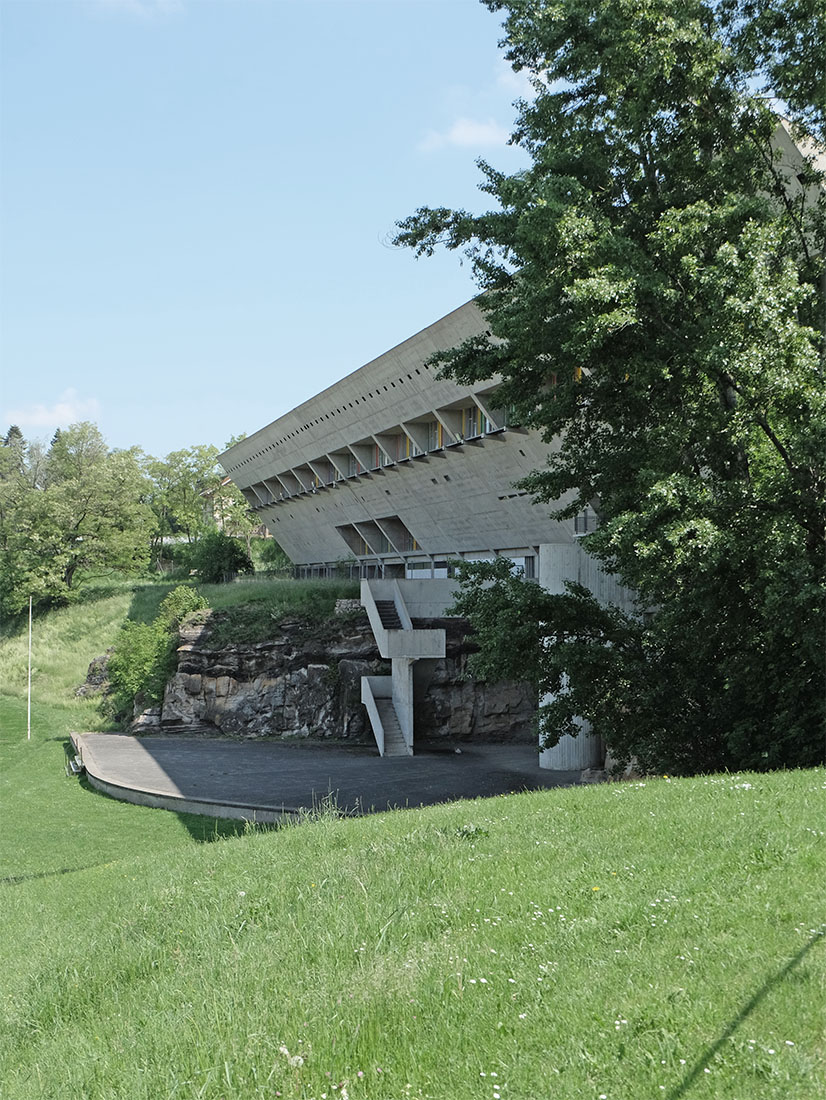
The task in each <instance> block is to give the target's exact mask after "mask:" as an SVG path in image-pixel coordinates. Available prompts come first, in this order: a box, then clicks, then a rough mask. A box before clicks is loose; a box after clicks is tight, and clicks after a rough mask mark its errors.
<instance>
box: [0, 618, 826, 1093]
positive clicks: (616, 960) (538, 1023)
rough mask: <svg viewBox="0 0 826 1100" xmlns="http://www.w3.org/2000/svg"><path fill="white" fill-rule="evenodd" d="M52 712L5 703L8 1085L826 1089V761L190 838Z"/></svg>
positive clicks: (2, 794) (66, 709)
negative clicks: (71, 749) (79, 761)
mask: <svg viewBox="0 0 826 1100" xmlns="http://www.w3.org/2000/svg"><path fill="white" fill-rule="evenodd" d="M58 635H59V632H58V633H56V634H55V639H56V640H55V648H56V649H59V645H58ZM75 648H76V649H78V650H80V649H81V648H82V646H80V645H76V646H75ZM100 648H101V647H100V646H99V645H97V646H93V647H92V653H91V654H89V656H91V655H94V653H95V652H100ZM3 649H4V647H0V668H2V667H3V665H2V661H3ZM86 659H87V656H86V654H85V653H84V654H83V655H82V660H83V661H85V660H86ZM76 660H77V661H78V662H80V661H81V654H80V653H79V652H78V653H77V655H76ZM60 663H61V662H60V661H59V660H57V658H56V659H55V667H56V668H57V667H59V666H60ZM6 675H8V673H7V674H6ZM65 677H66V678H67V679H68V680H70V679H71V678H72V677H71V676H70V675H69V673H68V671H66V672H65ZM74 682H77V680H76V679H75V680H74ZM84 705H85V704H84ZM42 706H43V709H42V710H41V711H40V715H39V718H38V720H37V721H36V723H35V735H34V739H33V741H32V742H31V743H30V744H26V743H25V741H24V740H22V739H21V736H20V732H21V728H22V731H23V734H25V703H24V702H23V701H21V699H20V697H19V696H18V697H17V698H16V699H15V698H12V697H10V696H6V697H0V707H1V708H2V709H0V717H2V719H3V726H2V729H3V733H2V736H0V761H2V771H0V803H2V806H3V833H4V841H5V843H4V845H3V850H2V860H3V863H2V868H3V869H2V870H1V871H0V876H2V877H3V881H2V882H0V912H1V913H2V917H1V918H0V919H1V920H2V928H3V935H2V937H0V972H2V974H3V979H2V983H0V984H1V985H2V991H3V992H2V1001H0V1095H2V1096H3V1097H6V1096H8V1097H9V1098H14V1100H28V1098H35V1097H37V1098H41V1097H61V1098H62V1097H66V1098H75V1097H79V1096H83V1097H88V1098H90V1100H97V1098H101V1100H104V1098H105V1100H109V1098H120V1097H124V1098H126V1097H129V1098H130V1100H132V1098H135V1100H143V1098H145V1100H158V1098H162V1097H186V1098H190V1097H193V1098H194V1097H204V1098H215V1100H217V1098H226V1100H229V1098H238V1100H246V1098H257V1097H262V1098H263V1097H268V1098H269V1097H274V1096H278V1095H279V1094H280V1095H282V1096H284V1097H303V1098H309V1097H312V1098H315V1100H321V1098H322V1097H323V1096H324V1094H325V1093H326V1094H327V1097H328V1098H332V1097H336V1096H338V1097H340V1096H342V1095H343V1093H344V1092H346V1093H347V1094H348V1095H349V1097H350V1098H351V1100H354V1098H356V1097H365V1098H372V1100H385V1098H386V1100H395V1098H400V1097H417V1096H422V1097H425V1096H429V1097H433V1098H438V1100H443V1098H444V1100H463V1098H465V1097H467V1098H471V1097H483V1098H487V1100H496V1097H497V1096H499V1097H500V1098H501V1100H534V1098H537V1097H548V1098H549V1100H550V1098H553V1100H560V1098H562V1100H565V1098H571V1100H573V1098H576V1100H579V1098H581V1097H586V1098H590V1097H593V1098H594V1100H597V1098H599V1097H600V1096H603V1095H604V1096H605V1097H607V1098H610V1100H640V1098H642V1097H649V1096H665V1097H670V1098H672V1100H677V1098H679V1097H683V1096H691V1097H714V1098H730V1100H743V1098H746V1097H748V1098H750V1100H752V1098H756V1100H764V1098H765V1100H769V1098H771V1100H775V1098H776V1100H781V1098H782V1100H808V1098H809V1097H814V1096H819V1095H823V1094H826V1046H825V1045H824V1042H825V1040H824V1009H823V1006H824V1002H825V1001H826V937H824V936H823V931H824V928H826V925H824V920H826V915H824V914H825V913H826V838H824V828H825V827H824V806H825V805H826V772H824V771H823V770H819V771H811V772H798V773H789V774H774V775H764V776H720V777H709V778H700V779H695V780H680V781H673V782H672V781H668V782H667V781H665V780H662V779H661V780H657V781H649V782H647V783H645V784H624V785H614V786H608V787H599V788H593V787H590V788H578V789H572V790H567V791H551V792H542V793H538V794H529V795H518V796H510V797H507V798H502V799H496V800H492V801H479V802H471V803H467V802H466V803H457V804H455V805H453V806H445V807H437V808H434V809H431V810H424V811H409V812H400V813H395V814H386V815H380V816H376V817H372V818H369V819H363V820H353V819H349V820H334V819H331V818H322V819H321V820H319V821H316V822H314V823H310V824H307V825H304V826H301V827H299V828H293V829H287V830H283V831H281V832H276V833H263V834H252V835H242V836H237V837H234V838H227V839H220V840H217V842H215V843H202V842H201V841H203V840H204V839H209V837H210V833H209V831H208V830H207V832H206V834H205V832H204V829H203V823H202V821H200V819H186V818H179V817H178V816H177V815H174V814H169V813H165V812H164V811H156V810H147V809H142V808H138V807H132V806H127V805H124V804H118V803H114V802H111V801H109V800H107V799H105V798H103V797H102V796H100V795H97V794H95V793H94V792H92V791H89V790H86V789H84V788H83V787H82V786H81V785H79V784H78V783H77V781H75V780H68V779H66V778H65V777H64V775H63V771H62V759H63V749H62V744H61V741H62V737H63V735H64V734H65V732H66V730H67V729H68V728H70V727H71V726H72V725H73V724H74V723H75V720H76V718H77V717H78V713H79V712H78V705H77V704H72V705H70V706H69V705H67V706H61V705H59V703H58V702H55V703H53V704H51V705H50V707H48V708H46V706H45V704H42ZM282 1047H284V1048H285V1049H286V1050H287V1051H288V1052H289V1056H290V1058H292V1059H293V1060H295V1059H296V1058H297V1057H302V1058H303V1059H304V1061H303V1064H300V1065H299V1064H298V1063H297V1062H296V1064H294V1065H291V1064H290V1060H289V1058H288V1056H287V1055H286V1054H284V1053H283V1051H282V1050H281V1048H282ZM706 1070H708V1071H709V1072H705V1071H706ZM360 1073H361V1074H362V1075H363V1076H359V1074H360ZM494 1075H495V1076H494ZM344 1081H346V1082H347V1085H346V1088H345V1089H344V1090H342V1089H341V1088H340V1087H336V1086H340V1084H341V1082H344Z"/></svg>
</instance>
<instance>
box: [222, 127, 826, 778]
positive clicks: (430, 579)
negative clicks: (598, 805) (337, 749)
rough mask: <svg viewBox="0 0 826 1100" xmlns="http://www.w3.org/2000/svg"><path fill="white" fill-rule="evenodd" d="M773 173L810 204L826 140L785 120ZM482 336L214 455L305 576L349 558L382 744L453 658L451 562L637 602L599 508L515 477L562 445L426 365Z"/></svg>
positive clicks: (580, 753)
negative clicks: (612, 562)
mask: <svg viewBox="0 0 826 1100" xmlns="http://www.w3.org/2000/svg"><path fill="white" fill-rule="evenodd" d="M774 146H775V150H776V152H777V161H776V165H775V167H776V170H777V171H778V174H779V176H780V177H781V179H782V182H783V186H784V187H785V188H786V189H787V191H788V193H789V194H790V195H791V196H792V197H793V198H795V199H799V200H801V201H804V202H805V203H807V204H811V205H814V204H816V203H817V202H819V201H820V200H821V198H822V184H821V183H820V182H812V181H811V180H809V179H808V178H807V176H806V174H805V172H804V165H805V163H806V158H808V163H809V164H810V165H811V166H813V167H814V168H815V169H816V170H817V171H821V172H822V171H826V159H824V153H823V150H822V149H816V148H813V147H810V146H808V145H807V144H806V143H804V142H800V141H799V140H797V139H796V138H795V137H794V136H793V134H792V132H791V130H790V128H789V126H788V125H787V124H786V123H785V122H783V121H782V120H781V121H779V122H778V127H777V131H776V133H775V135H774ZM485 331H486V325H485V321H484V317H483V316H482V313H481V312H480V310H479V308H478V307H477V305H476V304H475V302H468V303H467V304H466V305H463V306H461V307H460V308H459V309H456V310H454V311H453V312H452V313H449V314H448V315H447V316H446V317H443V318H442V319H441V320H439V321H437V322H436V323H435V324H433V325H430V326H429V327H428V328H426V329H424V330H423V331H422V332H419V333H418V334H417V335H415V336H413V337H411V338H410V339H409V340H405V341H404V342H403V343H401V344H399V345H398V346H397V347H395V348H393V349H391V350H390V351H388V352H386V353H385V354H384V355H381V356H379V358H378V359H374V360H373V361H372V362H370V363H368V364H366V366H363V367H361V368H360V369H359V370H356V371H354V372H353V373H352V374H350V375H348V376H347V377H346V378H343V379H342V380H341V381H340V382H337V383H336V384H335V385H334V386H331V387H330V388H329V389H326V390H324V391H323V392H322V393H320V394H318V395H317V396H316V397H313V398H311V399H310V400H309V401H305V402H304V404H303V405H299V406H298V408H296V409H293V411H292V412H289V413H287V414H286V415H285V416H282V417H280V418H279V419H278V420H276V421H274V422H273V423H272V424H269V425H268V426H267V427H265V428H262V429H261V430H260V431H258V432H256V433H255V434H254V435H252V436H250V437H248V438H247V439H245V440H243V442H241V443H238V444H236V446H234V447H232V448H230V449H229V450H228V451H226V452H225V453H224V454H223V455H222V456H221V458H220V461H221V463H222V465H223V466H224V469H225V470H226V472H227V474H228V475H229V476H230V477H231V478H232V479H233V481H235V483H236V484H237V485H238V486H239V488H240V489H241V491H242V492H243V493H244V495H245V497H246V499H247V500H248V501H249V504H250V507H251V508H252V509H253V510H254V511H255V512H256V513H258V514H259V515H260V517H261V520H262V522H263V523H265V524H266V525H267V527H268V528H269V530H270V532H271V533H272V534H273V535H274V537H275V538H276V539H277V541H278V542H279V543H280V544H281V546H282V547H283V548H284V550H285V551H286V553H287V554H288V555H289V556H290V558H291V559H292V561H293V562H294V563H295V564H296V566H297V567H298V570H299V572H300V573H301V574H303V575H307V576H324V575H329V574H330V573H333V572H335V571H337V570H338V569H339V568H341V566H342V565H345V564H346V565H347V567H348V568H350V569H354V568H355V569H356V570H357V572H358V575H360V576H361V577H362V578H363V580H362V603H363V604H364V605H365V607H366V608H367V611H368V615H369V617H370V622H371V624H372V627H373V631H374V634H375V636H376V639H377V642H378V645H379V651H380V652H381V654H382V656H384V657H386V658H388V659H390V661H391V663H392V675H391V676H389V677H365V678H364V682H363V688H362V696H363V700H364V702H365V705H366V707H367V709H368V712H369V714H370V719H371V723H372V725H373V729H374V732H375V735H376V741H377V744H378V747H379V751H380V752H381V753H382V754H385V753H392V752H398V753H412V751H413V698H414V694H415V691H414V689H415V682H416V665H417V663H418V662H426V661H432V660H434V659H438V658H439V657H440V656H443V655H444V645H445V638H444V632H443V631H440V630H438V629H432V628H425V629H418V628H417V627H418V626H422V625H423V624H420V623H419V624H417V620H421V619H427V618H432V617H434V616H438V615H439V614H440V613H441V612H442V611H443V610H444V609H445V608H446V607H447V606H448V605H449V604H450V602H451V592H452V584H451V582H450V580H449V576H448V574H449V571H450V566H449V563H450V561H451V559H455V558H465V559H480V558H481V559H484V558H490V557H493V556H497V555H504V556H506V557H508V558H510V559H511V560H512V561H513V562H514V563H515V564H516V565H518V566H520V567H522V568H523V569H524V571H525V575H526V576H527V577H530V578H534V579H536V580H537V581H538V582H539V583H540V584H542V585H543V586H544V587H546V588H547V589H549V590H550V591H553V592H561V591H564V585H565V582H566V581H568V580H575V581H578V582H579V583H581V584H583V585H585V586H586V587H587V588H589V589H590V590H591V591H592V592H593V593H594V595H596V596H597V597H598V598H599V599H601V600H603V601H606V602H607V601H610V602H612V603H615V604H618V605H619V606H621V607H624V608H625V609H627V610H631V609H632V608H633V595H632V593H630V592H628V591H627V590H625V589H623V588H621V587H620V586H619V585H618V584H617V583H616V581H615V580H614V579H613V578H612V577H610V576H608V575H606V574H605V573H603V572H602V570H601V569H600V568H599V566H598V564H597V563H596V562H595V561H594V560H593V559H591V558H590V557H589V556H588V555H587V554H586V553H585V552H584V551H583V550H582V547H581V545H580V542H579V539H580V537H581V536H582V535H584V534H587V533H588V531H589V530H592V529H593V525H594V522H595V517H594V515H593V513H592V512H591V511H590V510H589V509H586V510H585V511H584V512H583V513H581V514H580V515H579V516H577V517H576V518H575V519H573V520H570V521H558V520H553V519H551V518H550V517H549V515H548V511H547V509H546V508H543V507H541V506H540V507H537V506H536V505H534V504H533V503H532V501H531V498H530V497H529V495H528V494H527V493H526V492H525V491H524V490H521V489H519V488H518V487H517V483H518V482H519V481H520V479H521V478H523V477H524V475H526V474H528V473H529V472H530V471H532V470H535V469H537V468H540V467H542V466H544V465H545V464H546V462H547V459H548V456H549V454H550V452H551V450H552V448H553V446H554V443H553V442H551V443H550V444H549V443H546V442H545V441H544V440H543V439H542V438H541V436H540V435H539V434H538V433H536V432H532V431H528V430H526V429H525V428H523V427H521V426H520V425H519V424H518V423H515V422H514V420H513V417H512V416H511V415H510V414H509V411H508V409H506V408H503V406H502V402H501V401H500V400H499V398H498V396H497V393H498V388H499V384H498V381H497V379H496V378H493V379H491V380H489V381H487V382H484V383H481V384H479V385H476V386H460V385H457V384H456V383H455V382H453V381H450V380H445V379H441V378H439V377H438V370H437V369H436V368H433V367H430V366H428V364H427V360H428V359H429V358H430V357H431V356H432V355H433V354H434V353H435V352H437V351H440V350H443V349H448V348H452V347H455V346H457V345H458V344H460V343H462V342H463V341H464V340H466V339H467V338H468V337H472V336H476V335H479V334H483V333H484V332H485ZM599 752H600V746H599V744H598V743H597V741H596V739H595V738H592V737H590V736H587V735H586V736H582V735H580V736H579V737H577V738H563V740H562V741H561V742H560V744H559V745H558V746H557V747H556V748H554V749H551V750H548V751H547V752H544V753H542V754H541V763H543V764H544V765H545V766H548V767H556V768H565V769H568V768H576V767H588V766H590V765H592V764H593V763H595V762H596V758H597V757H598V755H599Z"/></svg>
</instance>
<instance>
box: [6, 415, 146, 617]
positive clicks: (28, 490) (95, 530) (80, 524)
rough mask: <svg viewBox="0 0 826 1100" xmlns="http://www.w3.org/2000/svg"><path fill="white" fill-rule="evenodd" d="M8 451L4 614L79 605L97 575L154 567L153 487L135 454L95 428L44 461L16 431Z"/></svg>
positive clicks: (78, 427) (58, 440) (75, 433)
mask: <svg viewBox="0 0 826 1100" xmlns="http://www.w3.org/2000/svg"><path fill="white" fill-rule="evenodd" d="M7 438H11V442H10V443H9V444H4V445H3V446H2V447H0V551H2V569H0V610H2V611H3V612H4V613H5V614H6V615H15V614H17V613H19V612H20V611H22V610H23V608H24V607H25V606H26V605H27V604H28V600H29V596H30V595H31V596H33V597H34V602H35V605H37V606H49V605H55V604H61V603H66V602H68V601H69V600H70V599H72V598H74V597H75V594H76V581H77V579H78V578H79V577H81V576H89V575H93V574H94V573H96V572H101V571H105V572H112V571H123V572H133V573H134V572H137V571H139V570H140V569H142V568H143V566H144V565H145V564H146V561H147V553H148V546H147V543H146V538H145V531H146V528H147V524H148V511H147V509H146V507H145V505H144V504H143V503H142V501H143V495H144V490H145V488H146V482H145V479H144V476H143V473H142V470H141V466H140V461H139V455H138V453H137V452H136V451H135V450H131V451H110V450H109V449H108V448H107V446H106V443H105V441H104V439H103V437H102V436H101V434H100V432H99V431H98V429H97V428H96V427H95V426H94V425H93V424H88V423H82V424H74V425H72V426H71V427H69V428H67V429H65V430H64V431H61V432H60V433H58V434H56V436H55V439H54V442H53V445H52V446H51V448H50V449H49V451H48V453H47V454H45V455H44V454H43V452H42V450H41V449H40V447H39V446H38V445H36V444H25V442H24V441H23V440H22V437H20V436H16V435H15V434H14V433H13V432H12V430H10V431H9V436H8V437H7Z"/></svg>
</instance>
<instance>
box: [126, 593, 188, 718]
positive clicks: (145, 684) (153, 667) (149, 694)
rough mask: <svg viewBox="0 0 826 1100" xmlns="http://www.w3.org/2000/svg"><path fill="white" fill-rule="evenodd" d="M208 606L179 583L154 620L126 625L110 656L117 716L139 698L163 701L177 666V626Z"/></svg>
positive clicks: (148, 701)
mask: <svg viewBox="0 0 826 1100" xmlns="http://www.w3.org/2000/svg"><path fill="white" fill-rule="evenodd" d="M208 606H209V604H208V602H207V600H206V599H205V598H204V597H203V596H200V595H199V594H198V593H197V592H196V591H195V589H194V588H190V587H189V586H188V585H179V586H178V587H177V588H173V590H172V591H171V592H170V593H169V595H168V596H166V597H165V598H164V599H163V600H162V602H161V605H160V608H159V609H158V614H157V615H156V616H155V618H154V620H153V621H152V622H151V623H136V622H127V623H125V624H124V626H123V628H122V629H121V632H120V635H119V637H118V639H117V640H116V642H115V645H114V648H113V651H112V656H111V658H110V659H109V681H110V683H111V685H112V694H113V699H114V705H115V713H116V714H117V715H119V716H126V715H128V714H129V713H130V711H131V710H132V708H133V707H134V704H135V700H136V699H137V698H138V697H141V699H142V700H143V701H145V702H146V703H147V704H149V705H155V704H158V703H160V702H161V700H162V698H163V691H164V688H165V687H166V682H167V680H168V679H169V677H170V675H171V674H172V671H173V669H174V667H175V644H176V641H177V632H178V627H179V626H180V625H181V623H182V622H183V620H184V619H185V618H186V617H187V615H190V614H192V612H193V611H200V610H202V609H204V608H206V607H208Z"/></svg>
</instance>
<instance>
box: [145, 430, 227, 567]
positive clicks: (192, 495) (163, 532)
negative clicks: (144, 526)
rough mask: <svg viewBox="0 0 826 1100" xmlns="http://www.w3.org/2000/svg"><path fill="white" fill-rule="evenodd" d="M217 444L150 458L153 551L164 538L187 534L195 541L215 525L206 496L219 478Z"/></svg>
mask: <svg viewBox="0 0 826 1100" xmlns="http://www.w3.org/2000/svg"><path fill="white" fill-rule="evenodd" d="M217 457H218V449H217V447H213V446H211V445H209V446H206V445H204V446H198V447H189V448H187V449H185V450H181V451H173V452H172V453H171V454H168V455H167V456H166V458H164V459H157V458H148V459H147V460H146V472H147V475H148V477H149V479H150V489H149V492H148V496H147V503H148V504H149V506H150V508H151V509H152V513H153V515H154V517H155V527H154V531H155V533H154V540H153V552H156V551H157V549H158V548H159V547H160V545H161V543H162V540H163V539H165V538H168V537H170V536H181V535H182V536H184V537H185V538H186V541H187V542H196V541H197V539H198V538H199V537H200V536H201V535H202V534H204V533H206V532H207V531H210V530H213V529H214V527H215V518H214V516H213V515H212V514H211V512H210V505H209V498H208V497H205V496H204V493H208V492H209V491H210V490H213V489H214V488H215V486H216V485H217V483H218V481H219V475H218V470H217V466H216V459H217Z"/></svg>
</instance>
